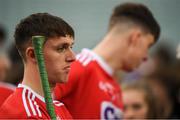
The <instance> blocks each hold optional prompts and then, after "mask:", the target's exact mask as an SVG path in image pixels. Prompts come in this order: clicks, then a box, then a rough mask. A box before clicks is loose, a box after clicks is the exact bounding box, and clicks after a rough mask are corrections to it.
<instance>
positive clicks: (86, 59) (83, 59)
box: [76, 48, 114, 76]
mask: <svg viewBox="0 0 180 120" xmlns="http://www.w3.org/2000/svg"><path fill="white" fill-rule="evenodd" d="M76 60H77V61H79V62H80V63H82V65H83V66H86V65H88V64H89V63H90V62H91V61H97V63H98V64H99V65H100V66H101V68H102V69H103V70H104V71H105V72H106V73H107V74H109V75H110V76H112V75H113V73H114V71H113V69H112V68H111V67H110V66H109V65H108V64H107V63H106V62H105V60H104V59H103V58H102V57H100V56H99V55H97V54H96V53H95V52H93V51H92V50H89V49H87V48H84V49H82V51H81V53H79V54H78V55H77V56H76Z"/></svg>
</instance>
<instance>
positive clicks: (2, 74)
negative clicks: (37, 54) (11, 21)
mask: <svg viewBox="0 0 180 120" xmlns="http://www.w3.org/2000/svg"><path fill="white" fill-rule="evenodd" d="M5 37H6V36H5V31H4V28H2V27H1V26H0V47H1V48H2V47H3V45H4V42H5ZM10 68H11V62H10V60H9V58H8V57H7V56H6V53H5V52H4V51H3V50H2V49H1V50H0V106H1V104H2V103H3V102H4V101H5V100H6V99H7V97H8V96H9V95H10V94H11V93H13V91H14V89H15V86H13V85H11V84H9V83H6V77H7V73H8V70H9V69H10Z"/></svg>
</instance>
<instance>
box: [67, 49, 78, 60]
mask: <svg viewBox="0 0 180 120" xmlns="http://www.w3.org/2000/svg"><path fill="white" fill-rule="evenodd" d="M75 60H76V55H75V53H74V51H73V50H70V51H69V54H68V56H67V57H66V61H68V62H73V61H75Z"/></svg>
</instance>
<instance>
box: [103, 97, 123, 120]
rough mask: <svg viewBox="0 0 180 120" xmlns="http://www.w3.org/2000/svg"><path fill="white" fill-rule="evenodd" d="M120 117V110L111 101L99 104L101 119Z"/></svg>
mask: <svg viewBox="0 0 180 120" xmlns="http://www.w3.org/2000/svg"><path fill="white" fill-rule="evenodd" d="M120 118H122V111H121V110H120V109H119V108H118V107H116V106H115V105H113V104H112V103H111V102H108V101H104V102H102V104H101V119H103V120H109V119H111V120H112V119H120Z"/></svg>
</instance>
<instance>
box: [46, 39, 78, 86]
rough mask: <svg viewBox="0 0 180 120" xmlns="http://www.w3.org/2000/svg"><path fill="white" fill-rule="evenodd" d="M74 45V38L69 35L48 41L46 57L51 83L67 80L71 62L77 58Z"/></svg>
mask: <svg viewBox="0 0 180 120" xmlns="http://www.w3.org/2000/svg"><path fill="white" fill-rule="evenodd" d="M72 46H73V38H72V37H69V36H66V37H58V38H51V39H48V40H47V41H46V43H45V45H44V58H45V64H46V69H47V73H48V79H49V82H50V85H51V84H55V83H64V82H67V78H68V74H69V71H70V64H71V63H72V62H73V61H74V60H75V54H74V52H73V51H72Z"/></svg>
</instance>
